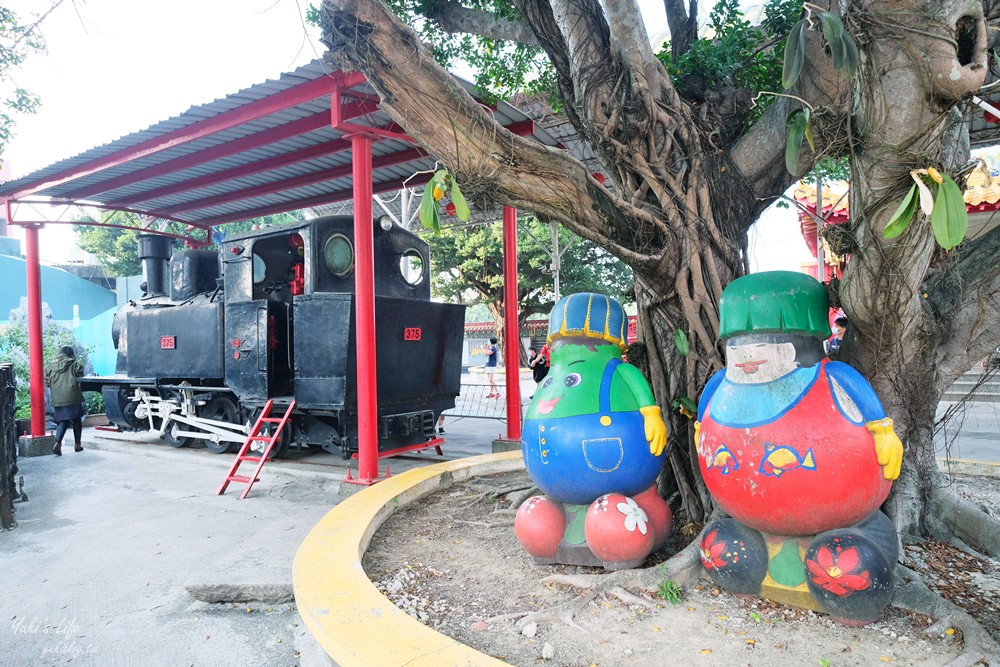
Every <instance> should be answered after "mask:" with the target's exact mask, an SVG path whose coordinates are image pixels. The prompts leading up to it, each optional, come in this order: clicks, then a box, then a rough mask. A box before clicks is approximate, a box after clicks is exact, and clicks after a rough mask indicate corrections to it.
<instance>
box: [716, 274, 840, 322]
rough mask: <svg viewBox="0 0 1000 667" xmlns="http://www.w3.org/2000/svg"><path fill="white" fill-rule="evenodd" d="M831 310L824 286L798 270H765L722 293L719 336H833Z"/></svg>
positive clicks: (732, 283) (734, 284)
mask: <svg viewBox="0 0 1000 667" xmlns="http://www.w3.org/2000/svg"><path fill="white" fill-rule="evenodd" d="M829 317H830V307H829V302H828V301H827V298H826V289H825V288H824V287H823V284H822V283H820V282H819V281H818V280H816V279H815V278H813V277H812V276H807V275H806V274H804V273H797V272H795V271H764V272H763V273H752V274H750V275H749V276H743V277H742V278H737V279H736V280H734V281H733V282H731V283H729V285H728V286H727V287H726V289H724V290H722V300H721V301H720V303H719V335H720V336H721V337H722V338H723V339H726V338H732V337H733V336H742V335H745V334H751V333H796V334H805V335H807V336H816V337H817V338H827V337H828V336H829V335H830V320H829Z"/></svg>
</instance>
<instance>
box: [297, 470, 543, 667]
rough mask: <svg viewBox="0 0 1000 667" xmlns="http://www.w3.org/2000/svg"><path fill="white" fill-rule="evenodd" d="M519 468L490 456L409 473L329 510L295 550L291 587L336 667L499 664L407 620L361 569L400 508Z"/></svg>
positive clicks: (304, 617) (493, 666)
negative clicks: (464, 483)
mask: <svg viewBox="0 0 1000 667" xmlns="http://www.w3.org/2000/svg"><path fill="white" fill-rule="evenodd" d="M523 467H524V462H523V461H522V459H521V452H520V451H516V452H504V453H503V454H487V455H485V456H475V457H470V458H465V459H459V460H456V461H448V462H445V463H437V464H434V465H430V466H426V467H423V468H415V469H413V470H408V471H406V472H404V473H402V474H401V475H397V476H395V477H392V478H390V479H387V480H385V481H383V482H379V483H378V484H376V485H374V486H371V487H369V488H367V489H365V490H364V491H361V492H359V493H357V494H355V495H353V496H351V497H350V498H347V499H346V500H344V501H343V502H341V503H340V504H339V505H337V506H336V507H334V508H333V509H332V510H330V512H328V513H327V514H326V516H324V517H323V518H322V519H321V520H320V522H319V523H317V524H316V526H314V527H313V529H312V530H311V531H309V534H308V535H306V538H305V540H303V542H302V544H301V545H300V546H299V550H298V552H297V553H296V554H295V561H294V562H293V564H292V586H293V588H294V589H295V602H296V606H297V607H298V611H299V614H300V615H301V616H302V620H303V621H305V624H306V627H307V628H308V629H309V631H310V632H311V633H312V635H313V637H314V638H315V639H316V641H317V642H318V643H319V644H320V646H321V647H322V648H323V650H324V651H326V653H327V655H329V656H330V657H331V658H332V659H333V660H334V662H335V663H336V664H337V665H340V666H341V667H354V666H358V667H362V666H363V667H392V666H393V665H406V666H407V667H443V666H444V665H467V666H469V667H499V666H500V665H506V664H507V663H504V662H501V661H500V660H497V659H495V658H491V657H490V656H488V655H485V654H483V653H479V652H478V651H475V650H473V649H471V648H470V647H468V646H466V645H465V644H462V643H460V642H458V641H456V640H454V639H451V638H450V637H446V636H444V635H442V634H440V633H438V632H435V631H434V630H432V629H430V628H429V627H427V626H426V625H422V624H421V623H418V622H417V621H415V620H413V619H412V618H410V616H409V615H407V614H405V613H404V612H403V611H401V610H400V609H399V608H398V607H396V606H395V605H393V604H392V602H390V601H389V599H388V598H386V597H385V596H384V595H382V593H380V592H379V591H378V589H377V588H375V585H374V584H372V582H371V581H370V580H369V579H368V576H367V575H366V574H365V571H364V569H363V568H362V567H361V558H362V556H364V553H365V551H366V550H367V549H368V545H369V543H370V542H371V539H372V536H373V535H374V534H375V531H376V530H378V528H379V526H381V525H382V524H383V523H385V521H386V520H387V519H388V518H389V517H390V516H391V515H392V514H393V513H394V512H396V511H397V510H398V509H400V508H402V507H405V506H406V505H408V504H410V503H412V502H414V501H415V500H419V499H420V498H422V497H424V496H426V495H428V494H430V493H433V492H435V491H438V490H440V489H446V488H448V487H449V486H451V485H452V484H453V483H454V482H457V481H461V480H464V479H467V478H469V477H473V476H475V475H489V474H494V473H500V472H509V471H512V470H518V469H521V468H523Z"/></svg>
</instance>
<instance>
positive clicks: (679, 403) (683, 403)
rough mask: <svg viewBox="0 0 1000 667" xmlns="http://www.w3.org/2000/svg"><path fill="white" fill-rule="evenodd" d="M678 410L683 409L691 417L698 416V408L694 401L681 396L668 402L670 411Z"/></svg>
mask: <svg viewBox="0 0 1000 667" xmlns="http://www.w3.org/2000/svg"><path fill="white" fill-rule="evenodd" d="M678 408H684V409H685V410H687V411H688V412H690V413H691V414H693V415H697V414H698V406H697V405H695V403H694V401H692V400H691V399H690V398H688V397H687V396H685V395H683V394H681V395H680V396H678V397H677V398H675V399H674V400H672V401H670V409H671V410H677V409H678Z"/></svg>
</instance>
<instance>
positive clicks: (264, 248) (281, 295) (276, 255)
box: [253, 233, 305, 302]
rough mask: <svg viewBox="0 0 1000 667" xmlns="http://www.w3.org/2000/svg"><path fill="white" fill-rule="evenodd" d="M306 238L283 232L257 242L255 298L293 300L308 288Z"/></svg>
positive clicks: (254, 282)
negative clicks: (292, 298) (306, 286)
mask: <svg viewBox="0 0 1000 667" xmlns="http://www.w3.org/2000/svg"><path fill="white" fill-rule="evenodd" d="M304 258H305V240H304V239H303V237H302V235H301V234H298V233H292V234H283V235H280V236H273V237H265V238H260V239H258V240H256V241H255V242H254V244H253V294H254V299H268V300H276V301H286V302H287V301H290V299H291V297H292V296H296V295H299V294H302V293H303V292H304V288H305V259H304Z"/></svg>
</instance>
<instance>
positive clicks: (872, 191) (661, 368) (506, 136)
mask: <svg viewBox="0 0 1000 667" xmlns="http://www.w3.org/2000/svg"><path fill="white" fill-rule="evenodd" d="M993 4H994V3H993V2H992V1H991V0H989V1H986V2H984V1H983V0H880V1H877V2H876V1H875V0H838V1H836V2H827V1H818V2H816V3H812V2H806V3H802V2H794V1H791V2H790V1H789V0H771V2H770V3H768V6H767V10H768V14H767V15H766V18H765V21H764V23H763V24H762V25H761V28H760V29H757V28H751V27H750V26H749V24H748V23H746V22H744V21H742V20H741V19H740V18H739V16H738V15H737V14H734V12H733V9H734V8H735V6H736V5H737V3H736V2H735V1H733V0H722V2H720V3H719V5H718V6H717V7H716V12H715V14H714V19H715V23H716V41H715V43H714V44H715V46H717V47H719V49H717V50H715V51H713V50H712V47H713V42H711V41H710V40H705V39H699V38H698V36H697V31H696V22H695V15H696V14H697V9H698V8H697V5H698V3H697V0H687V1H686V2H685V0H664V5H665V10H666V17H667V19H668V23H669V27H670V32H671V35H672V38H671V40H670V44H669V48H668V49H667V50H666V51H665V52H664V53H661V54H656V53H654V51H653V50H652V49H651V48H650V46H649V43H650V42H649V35H648V34H647V31H646V29H645V27H644V23H643V20H642V17H641V16H640V13H639V8H638V4H637V2H636V0H603V1H600V2H599V1H598V0H511V4H506V3H505V2H500V1H499V0H496V1H493V2H490V1H479V0H477V1H475V2H467V1H463V0H422V1H417V2H414V3H410V4H407V5H405V6H401V5H400V6H396V7H395V9H396V10H397V11H399V12H400V13H401V14H404V15H407V14H406V12H410V14H409V15H408V16H410V23H411V24H412V25H414V26H416V27H417V28H418V29H420V30H421V31H422V32H421V34H420V35H418V33H417V32H415V30H414V28H413V27H411V26H409V25H407V24H406V23H405V22H404V21H403V20H401V19H400V18H399V17H398V16H397V14H395V13H394V11H393V8H390V7H389V6H388V5H387V4H385V3H384V2H382V0H324V3H323V6H322V17H321V21H322V26H323V34H324V40H325V41H326V43H327V45H328V46H329V47H330V49H331V54H332V57H334V58H335V59H337V60H336V63H335V64H336V65H338V66H340V67H344V68H349V69H352V68H353V69H357V70H360V71H361V72H363V73H364V74H365V75H366V76H367V78H368V80H369V81H370V82H371V83H372V85H373V86H374V87H375V89H376V90H377V91H378V93H379V95H380V96H381V98H382V107H383V109H385V110H386V112H387V113H388V114H389V115H390V116H391V117H392V118H393V120H395V121H396V122H397V123H399V125H400V126H402V127H403V128H405V129H406V131H407V132H408V133H409V134H410V135H411V136H412V137H413V138H414V139H415V140H416V141H417V142H419V143H420V144H421V145H422V146H424V147H426V148H427V149H428V150H430V151H431V152H432V154H433V155H434V156H435V157H436V158H437V159H438V160H439V161H440V162H441V163H442V164H444V165H446V166H447V168H448V169H449V170H450V171H451V173H453V174H454V176H455V177H456V179H457V180H458V182H459V183H460V184H461V186H462V188H463V191H464V192H465V194H466V197H468V198H469V199H471V200H472V201H473V202H475V203H476V204H478V205H479V206H480V207H484V208H485V207H492V206H494V205H496V204H500V203H503V204H509V205H512V206H515V207H517V208H519V209H524V210H529V211H532V212H534V213H535V214H537V215H538V216H539V217H540V218H541V219H542V220H556V221H558V222H560V223H561V224H563V225H565V226H566V227H568V228H570V229H571V230H573V231H574V232H576V233H577V234H579V235H580V236H583V237H585V238H588V239H591V240H593V241H594V242H596V243H598V244H600V245H601V246H602V247H604V248H606V249H607V250H609V251H610V252H611V253H613V254H614V255H616V256H617V257H619V258H621V259H622V260H623V261H624V262H626V263H627V264H628V265H629V266H631V267H632V269H633V271H634V275H635V296H636V299H637V303H638V308H639V313H640V317H639V322H640V327H641V333H642V337H643V339H644V342H645V343H646V344H647V346H648V351H649V367H650V373H651V376H652V384H653V388H654V391H655V395H656V397H657V401H658V402H659V403H660V405H661V407H663V408H664V412H667V411H669V409H670V405H671V403H673V402H674V401H676V400H678V399H680V398H681V397H691V398H694V399H696V397H697V396H698V394H699V392H700V390H701V388H702V387H703V386H704V384H705V382H706V381H707V379H708V378H709V377H710V376H711V374H712V373H713V372H715V371H716V370H718V369H719V368H721V367H722V366H723V359H722V347H721V346H720V344H719V337H718V334H719V317H718V302H719V296H720V293H721V291H722V289H723V287H725V286H726V285H727V284H728V283H729V282H730V281H732V280H733V279H734V278H736V277H738V276H740V275H742V274H743V273H745V272H746V270H747V256H746V235H747V232H748V230H749V229H750V227H751V226H752V225H753V224H754V222H755V221H756V219H757V218H758V216H759V214H760V213H761V212H762V211H763V210H764V209H765V208H766V207H767V206H768V205H770V204H771V203H772V202H773V201H774V200H775V199H776V198H777V197H779V196H780V195H781V194H782V193H783V192H784V191H785V190H786V189H787V188H788V187H789V185H790V184H792V183H793V182H794V181H795V180H796V179H798V178H800V177H802V176H803V175H804V174H805V173H807V172H808V171H810V169H812V168H813V166H814V165H815V164H816V162H817V161H818V160H819V159H820V158H821V157H829V158H844V157H846V158H847V159H848V160H849V166H850V173H851V174H852V178H851V190H850V211H851V220H850V223H849V224H848V226H847V230H848V231H849V234H847V235H846V236H845V238H843V239H841V241H842V242H843V243H846V244H847V248H846V249H847V250H848V251H849V254H850V262H849V264H848V266H847V269H846V271H845V274H844V277H843V281H842V283H841V284H840V285H839V290H837V291H839V294H838V297H839V302H840V303H841V305H842V307H843V309H844V311H845V313H846V314H847V316H848V317H849V318H850V320H851V322H852V324H853V333H852V335H851V336H850V338H849V340H848V341H847V342H846V344H845V349H844V351H843V352H844V355H842V357H841V358H842V359H845V358H846V360H848V361H850V362H851V363H852V364H853V365H855V366H856V367H857V368H859V369H860V370H862V372H864V374H865V375H866V376H867V377H868V378H869V380H870V382H871V384H872V385H873V386H874V387H875V389H876V391H877V392H878V393H879V395H880V396H881V397H882V399H883V402H884V403H885V407H886V410H887V412H888V413H889V415H890V416H891V417H893V418H894V419H895V423H896V431H897V433H898V434H899V436H900V438H901V439H902V440H903V442H904V444H905V447H906V454H905V457H904V468H903V473H902V476H901V477H900V479H899V480H898V481H897V482H896V484H895V488H894V492H893V495H892V496H891V497H890V500H889V503H888V504H889V507H887V510H888V511H889V513H890V515H891V516H892V517H893V518H894V519H895V521H896V524H897V530H898V531H899V533H900V534H901V535H903V536H904V539H906V537H907V536H921V535H931V536H936V537H938V538H941V539H945V540H950V541H952V542H955V543H959V542H960V543H962V544H964V545H968V546H971V547H972V548H975V549H978V550H980V551H982V552H985V553H988V554H991V555H993V556H1000V528H998V526H997V524H996V522H994V521H993V520H991V519H990V517H989V516H987V515H986V514H984V513H983V512H981V511H980V510H979V509H978V508H976V507H974V506H973V505H971V504H969V503H968V502H966V501H964V500H962V499H960V498H959V497H958V496H957V495H956V494H955V493H954V492H953V491H952V490H951V489H950V488H949V486H948V484H947V483H946V481H945V480H943V479H942V477H941V474H940V473H939V472H938V469H937V466H936V463H935V458H934V448H933V443H932V435H933V430H934V420H935V409H936V406H937V404H938V402H939V399H940V398H941V396H942V394H943V393H944V391H945V389H946V388H947V387H949V386H950V385H951V383H952V382H953V381H954V380H955V379H956V378H957V377H959V376H960V375H961V374H962V373H963V372H965V371H966V370H968V369H969V368H970V367H972V366H973V365H974V364H976V363H978V361H979V360H980V359H982V358H983V357H984V356H986V355H987V353H988V352H990V350H992V349H993V348H994V347H996V345H997V344H998V342H1000V326H998V325H1000V227H998V228H995V229H993V230H992V231H988V232H987V233H985V234H982V235H979V236H978V237H976V238H975V239H972V240H967V241H965V242H964V243H961V244H959V245H957V247H954V248H950V249H948V250H946V249H945V247H947V246H951V245H953V242H954V241H955V240H956V239H955V238H952V239H951V241H950V242H949V241H947V237H948V235H949V234H951V235H952V236H954V234H955V230H954V229H952V230H950V232H949V231H947V230H946V232H942V233H939V234H937V235H935V233H933V232H932V227H933V225H932V217H933V216H931V215H928V214H926V213H924V212H923V211H922V209H921V208H920V207H916V212H915V214H914V216H913V220H912V222H911V223H910V224H909V225H908V226H907V227H906V228H905V229H904V230H903V231H902V233H900V234H899V235H898V236H895V237H893V238H886V236H885V235H884V234H883V230H884V229H885V227H886V226H887V224H888V223H889V222H890V221H891V219H892V218H893V216H894V214H895V213H896V211H897V208H898V207H899V205H900V203H901V202H902V201H903V200H904V198H905V197H906V196H907V194H908V192H909V191H910V188H911V187H912V186H913V185H914V179H913V176H912V175H911V172H912V171H914V170H920V169H928V168H933V169H934V170H936V171H934V170H932V171H930V172H924V173H925V176H919V175H918V176H917V178H920V179H922V180H924V181H925V182H926V183H927V184H931V181H930V180H929V179H928V178H927V176H926V175H927V173H930V174H932V175H933V176H934V177H937V176H938V172H941V173H944V174H951V175H952V176H953V177H954V178H955V179H956V180H957V181H958V182H959V183H960V182H961V173H960V172H961V168H962V166H963V165H964V163H965V162H966V159H967V157H968V140H967V137H968V132H967V127H966V124H965V123H964V122H963V111H965V110H966V109H967V108H968V101H969V100H970V99H971V97H972V96H973V95H974V94H976V93H977V92H978V91H979V90H980V88H981V87H982V86H983V85H984V80H985V78H986V75H987V72H988V64H989V61H988V53H989V36H990V30H989V26H988V22H989V20H990V18H992V17H993ZM413 12H420V13H422V18H420V19H419V20H413V17H414V16H415V14H413ZM432 29H433V30H437V31H444V32H445V33H448V34H452V35H456V34H463V33H464V34H477V35H482V36H485V39H482V40H479V41H478V42H472V43H471V44H478V45H479V48H478V49H473V53H472V55H473V56H474V57H475V58H476V59H478V62H484V60H483V58H484V55H483V54H484V52H489V51H490V50H491V49H493V48H495V49H496V50H497V51H501V50H503V49H505V48H506V49H508V50H509V49H511V48H513V47H512V46H511V45H523V47H524V48H526V49H530V48H536V49H540V51H538V52H539V53H542V54H544V57H545V59H546V61H547V65H548V66H550V68H551V69H550V70H549V72H550V76H549V80H550V81H551V83H552V86H553V88H554V89H555V91H556V92H557V95H558V99H559V101H560V103H561V105H562V110H563V111H564V112H565V114H566V116H567V118H568V119H569V121H570V122H571V123H572V125H573V127H574V128H575V129H576V131H577V132H578V133H579V135H580V136H581V137H583V138H584V139H586V140H587V141H588V142H589V143H590V145H591V146H592V147H593V149H594V151H595V152H596V154H597V156H598V158H599V160H600V162H601V164H602V165H603V171H604V172H605V173H606V174H607V175H608V176H609V179H608V181H606V182H603V183H602V182H600V181H599V180H597V179H595V178H594V176H593V175H592V174H591V173H590V170H588V169H587V168H586V166H585V165H584V164H583V163H582V162H580V161H578V160H576V159H574V158H573V157H571V156H570V155H568V154H567V153H565V152H563V151H560V150H553V149H551V148H548V147H545V146H542V145H539V144H537V143H533V142H531V141H528V140H525V139H522V138H519V137H517V136H513V135H512V134H510V133H509V132H507V131H505V130H504V129H503V128H501V127H499V126H498V125H497V124H496V123H494V122H493V121H492V120H491V118H490V116H489V115H488V114H487V113H486V112H485V111H484V110H483V109H482V108H481V107H480V105H479V104H478V103H477V102H476V101H475V100H473V99H472V98H471V97H470V96H469V95H468V94H466V93H465V91H464V90H462V89H461V88H460V87H459V86H458V85H457V84H456V83H455V82H454V81H453V79H452V78H451V77H450V76H449V75H448V74H447V72H446V71H445V70H444V69H443V68H442V67H441V66H439V64H438V62H437V61H436V60H435V54H437V55H441V54H442V53H445V52H446V51H448V48H447V45H448V44H452V48H454V44H455V42H448V41H447V40H443V41H439V42H437V44H436V47H435V48H433V49H432V48H431V47H429V46H428V45H427V44H426V43H425V42H424V41H423V40H422V38H421V35H423V36H426V35H427V34H429V32H430V31H432ZM726 40H729V42H728V43H727V42H726ZM788 42H791V44H788ZM469 43H470V42H467V44H469ZM734 43H737V44H736V46H734ZM786 46H787V48H786ZM737 47H738V48H737ZM516 48H518V49H519V48H522V47H521V46H517V47H516ZM720 49H721V50H720ZM727 49H728V50H727ZM529 52H530V51H518V53H529ZM734 53H736V54H737V55H738V56H740V57H735V58H734V57H733V54H734ZM727 57H728V60H727ZM783 58H784V67H783V72H784V79H785V83H786V84H791V85H790V87H789V88H788V89H787V90H783V89H782V87H781V83H780V82H779V81H774V83H773V84H770V83H769V81H770V80H769V79H768V78H767V72H766V71H764V70H766V69H767V68H768V67H769V66H773V64H774V63H777V72H778V75H779V76H778V78H779V79H780V78H781V77H780V75H781V73H782V59H783ZM509 62H512V63H513V64H511V65H509V66H508V68H507V69H504V68H502V67H500V68H497V67H496V66H494V69H495V71H496V72H498V73H499V74H504V73H508V74H509V72H510V70H512V69H516V68H517V67H518V66H523V65H524V63H525V58H521V59H517V58H514V59H513V60H512V61H509ZM692 63H694V65H692ZM773 69H774V68H773V67H772V70H773ZM768 86H770V91H769V92H763V93H762V92H761V90H762V88H765V87H768ZM777 93H780V94H777ZM765 106H766V109H764V107H765ZM806 112H808V114H807V113H806ZM789 133H791V134H792V135H793V137H792V144H793V145H792V148H791V149H789V148H788V143H789V142H788V136H789ZM810 144H814V145H815V150H812V149H811V148H810ZM786 165H787V167H786ZM932 187H934V185H933V184H932ZM942 188H943V186H942ZM897 217H898V216H897ZM899 226H900V223H898V222H897V223H896V227H897V228H898V227H899ZM897 231H898V229H897ZM942 235H943V236H944V237H945V240H944V241H942V238H941V237H942ZM677 332H683V336H682V335H680V334H678V333H677ZM684 338H686V340H687V341H688V344H689V348H690V350H689V352H688V354H686V355H682V354H681V353H680V350H679V349H678V348H679V346H678V345H677V342H676V341H677V340H678V339H684ZM680 347H686V346H684V345H681V346H680ZM671 415H672V416H671V421H670V426H671V435H670V443H669V446H670V453H669V470H668V471H667V474H668V475H669V477H670V478H671V481H670V483H671V484H672V485H673V487H672V490H671V493H675V494H676V495H677V499H679V502H680V505H681V510H682V512H683V514H684V515H686V517H687V518H688V519H689V520H691V521H694V522H698V521H703V520H704V519H705V518H706V517H707V516H708V515H709V514H710V513H711V511H712V506H711V499H710V497H709V495H708V494H707V492H706V490H705V488H704V485H703V484H702V483H701V482H700V480H699V479H698V477H697V465H693V464H692V462H693V461H694V460H695V458H694V457H695V452H694V449H693V443H692V439H691V430H692V429H691V426H692V424H691V422H690V421H689V420H688V419H687V418H686V417H684V416H683V415H681V414H679V413H678V412H677V411H672V412H671Z"/></svg>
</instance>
